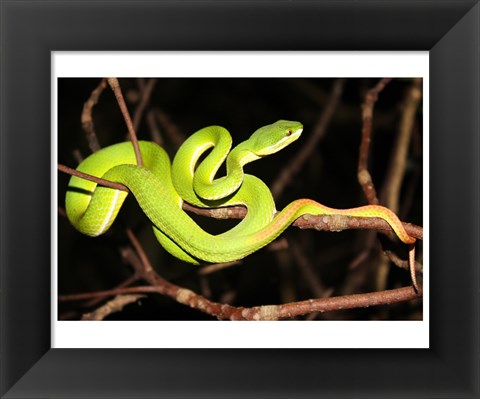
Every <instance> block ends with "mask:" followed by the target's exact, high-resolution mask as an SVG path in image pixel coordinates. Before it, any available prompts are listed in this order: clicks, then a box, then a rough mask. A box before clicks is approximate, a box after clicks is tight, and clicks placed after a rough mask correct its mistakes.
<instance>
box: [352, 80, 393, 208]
mask: <svg viewBox="0 0 480 399" xmlns="http://www.w3.org/2000/svg"><path fill="white" fill-rule="evenodd" d="M391 80H392V79H390V78H384V79H381V80H380V81H379V82H378V83H377V84H376V85H375V86H374V87H373V88H372V89H370V90H369V91H368V92H367V94H366V96H365V102H364V103H363V104H362V121H363V125H362V141H361V144H360V153H359V157H358V172H357V173H358V181H359V183H360V186H361V187H362V189H363V192H364V194H365V197H366V198H367V201H368V203H369V204H371V205H377V204H378V203H379V201H378V198H377V192H376V190H375V186H374V184H373V181H372V176H371V175H370V172H369V171H368V154H369V151H370V142H371V140H372V117H373V108H374V106H375V103H376V102H377V99H378V94H379V93H380V92H381V91H382V90H383V89H384V87H385V86H386V85H387V84H388V83H389V82H390V81H391Z"/></svg>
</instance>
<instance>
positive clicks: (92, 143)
mask: <svg viewBox="0 0 480 399" xmlns="http://www.w3.org/2000/svg"><path fill="white" fill-rule="evenodd" d="M106 87H107V81H106V80H105V79H102V80H101V81H100V84H99V85H98V86H97V87H96V88H95V89H93V91H92V93H91V94H90V97H89V98H88V100H87V101H86V102H85V104H84V105H83V111H82V116H81V121H82V128H83V130H84V131H85V135H86V136H87V142H88V146H89V147H90V150H91V151H92V152H97V151H98V150H99V149H100V143H99V142H98V137H97V135H96V133H95V127H94V123H93V117H92V109H93V107H94V106H95V105H96V104H97V103H98V99H99V98H100V95H101V94H102V92H103V90H105V88H106Z"/></svg>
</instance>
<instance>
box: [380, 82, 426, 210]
mask: <svg viewBox="0 0 480 399" xmlns="http://www.w3.org/2000/svg"><path fill="white" fill-rule="evenodd" d="M421 85H422V79H421V78H417V79H414V82H413V84H412V85H411V87H410V89H409V90H408V91H407V93H406V96H405V105H404V110H403V113H402V119H401V121H400V127H399V131H398V134H397V137H396V140H395V145H394V147H393V152H392V155H391V157H390V163H389V166H388V172H387V177H386V179H385V184H384V186H383V190H382V194H381V198H382V203H383V204H385V205H386V206H387V207H388V208H390V209H391V210H392V211H393V212H395V213H398V210H399V206H398V204H399V202H400V189H401V187H402V182H403V177H404V176H405V169H406V164H407V155H408V149H409V147H410V139H411V137H412V133H413V126H414V123H415V114H416V112H417V109H418V106H419V104H420V100H421V98H422V90H421Z"/></svg>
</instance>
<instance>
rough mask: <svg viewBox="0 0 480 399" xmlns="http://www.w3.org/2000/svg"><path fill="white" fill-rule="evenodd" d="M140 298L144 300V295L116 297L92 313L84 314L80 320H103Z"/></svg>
mask: <svg viewBox="0 0 480 399" xmlns="http://www.w3.org/2000/svg"><path fill="white" fill-rule="evenodd" d="M141 298H145V295H138V294H136V295H117V296H116V297H115V298H113V299H112V300H111V301H108V302H107V303H105V304H104V305H102V306H100V307H99V308H98V309H95V310H94V311H93V312H90V313H85V314H84V315H83V316H82V320H97V321H98V320H104V319H105V317H107V316H109V315H111V314H112V313H117V312H120V311H121V310H122V309H123V308H124V307H125V306H127V305H128V304H130V303H133V302H137V301H138V300H139V299H141Z"/></svg>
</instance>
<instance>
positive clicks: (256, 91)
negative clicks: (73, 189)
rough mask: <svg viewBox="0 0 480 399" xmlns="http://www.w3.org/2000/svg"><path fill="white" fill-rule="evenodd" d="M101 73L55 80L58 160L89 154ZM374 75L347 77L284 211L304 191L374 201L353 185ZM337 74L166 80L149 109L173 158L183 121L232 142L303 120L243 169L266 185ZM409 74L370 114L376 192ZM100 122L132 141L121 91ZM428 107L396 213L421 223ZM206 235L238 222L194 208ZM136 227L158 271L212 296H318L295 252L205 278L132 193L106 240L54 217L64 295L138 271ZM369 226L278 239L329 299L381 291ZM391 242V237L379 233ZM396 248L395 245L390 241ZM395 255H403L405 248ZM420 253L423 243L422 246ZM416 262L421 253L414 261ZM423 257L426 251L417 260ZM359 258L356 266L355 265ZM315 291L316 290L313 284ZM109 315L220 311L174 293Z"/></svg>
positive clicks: (133, 87) (187, 131)
mask: <svg viewBox="0 0 480 399" xmlns="http://www.w3.org/2000/svg"><path fill="white" fill-rule="evenodd" d="M99 82H100V79H80V78H68V79H67V78H62V79H59V81H58V161H59V163H62V164H65V165H67V166H70V167H75V166H76V164H77V160H76V159H75V157H74V156H73V152H74V151H75V150H80V152H81V154H82V155H83V156H87V155H88V154H89V152H90V150H89V148H88V145H87V140H86V138H85V134H84V132H83V130H82V126H81V121H80V116H81V112H82V107H83V104H84V102H85V101H86V100H87V99H88V97H89V96H90V93H91V91H92V90H93V89H94V88H95V87H97V85H98V84H99ZM377 82H378V79H376V78H365V79H360V78H359V79H347V80H346V81H345V85H344V88H343V92H342V95H341V98H340V102H339V104H338V106H337V107H336V109H335V111H334V114H333V117H332V119H331V121H330V123H329V125H328V127H327V130H326V134H325V136H324V137H323V139H322V140H321V141H320V143H319V144H318V146H317V148H315V151H314V153H313V155H312V156H311V157H310V159H309V160H308V161H307V163H306V164H305V165H304V166H303V168H302V170H301V171H300V173H299V174H298V175H297V176H296V177H295V179H294V181H293V182H292V184H290V185H288V186H287V187H286V189H285V190H284V192H283V193H282V195H281V196H280V197H279V198H276V204H277V209H282V208H283V207H284V206H285V205H286V204H288V203H289V202H290V201H292V200H294V199H297V198H302V197H307V198H312V199H314V200H317V201H319V202H321V203H323V204H325V205H328V206H331V207H335V208H349V207H354V206H360V205H364V204H366V200H365V198H364V195H363V192H362V190H361V188H360V185H359V184H358V181H357V162H358V148H359V144H360V139H361V129H362V115H361V106H362V103H363V102H364V96H365V93H366V91H367V90H368V89H370V88H371V87H373V86H374V85H375V84H376V83H377ZM120 84H121V86H122V89H123V91H124V94H125V97H126V99H127V103H128V106H129V109H130V111H131V112H132V114H133V110H134V109H135V107H136V106H137V104H138V103H137V100H138V80H137V79H120ZM334 84H335V80H334V79H264V78H262V79H260V78H258V79H250V78H249V79H247V78H235V79H223V78H222V79H220V78H218V79H211V78H208V79H207V78H188V79H163V78H162V79H158V81H157V84H156V86H155V88H154V91H153V93H152V96H151V99H150V101H149V104H148V107H147V110H146V111H151V112H153V113H154V114H155V115H157V116H158V115H160V116H159V117H158V119H157V123H158V128H159V130H160V133H161V134H162V137H163V139H164V147H165V148H166V150H167V151H168V152H169V154H170V155H171V156H173V155H174V154H175V151H176V149H177V145H176V144H175V143H174V142H173V141H172V140H171V139H169V136H168V134H166V131H167V130H168V129H172V127H173V128H175V129H177V130H178V132H179V133H180V134H181V135H185V136H189V135H191V134H193V133H194V132H195V131H196V130H198V129H200V128H202V127H205V126H208V125H213V124H217V125H221V126H224V127H225V128H227V129H228V130H229V131H230V133H231V134H232V137H233V140H234V145H235V143H239V142H240V141H242V140H244V139H246V138H248V136H249V135H250V134H251V133H252V132H253V131H255V130H256V129H257V128H259V127H261V126H263V125H266V124H269V123H272V122H274V121H276V120H278V119H291V120H299V121H301V122H302V123H303V124H304V132H303V134H302V137H301V138H300V140H298V141H297V142H296V143H294V144H292V145H291V146H289V147H287V148H286V149H284V150H283V151H281V152H280V153H278V154H275V155H274V156H272V157H269V158H266V159H264V160H261V161H259V162H255V163H253V164H250V165H248V166H247V167H246V171H247V173H251V174H255V175H257V176H258V177H260V178H261V179H262V180H264V181H265V182H266V184H267V185H270V184H271V183H272V182H273V181H274V180H275V178H276V177H277V175H278V174H279V172H280V171H281V169H282V167H285V166H286V165H288V161H289V160H290V159H291V158H292V157H294V156H295V154H296V153H297V152H298V151H299V149H300V148H301V146H302V145H303V144H305V142H306V141H307V140H308V136H309V135H310V134H311V133H312V131H313V130H314V126H315V124H316V123H317V122H318V119H319V118H320V116H321V115H322V112H323V110H324V108H325V106H326V104H327V103H328V100H329V97H330V93H331V90H332V87H333V85H334ZM411 84H412V80H411V79H393V80H392V81H391V82H390V83H389V84H388V85H387V86H386V88H385V89H384V90H383V91H382V92H381V94H380V96H379V99H378V102H377V103H376V105H375V109H374V116H373V141H372V146H371V151H370V164H369V168H370V172H371V174H372V177H373V182H374V183H375V185H376V188H377V191H378V192H380V191H381V189H382V183H383V180H384V177H385V173H386V170H387V166H388V162H389V160H390V153H391V151H392V147H393V143H394V139H395V137H396V135H397V133H398V129H399V122H400V118H401V114H402V110H403V106H404V100H405V95H406V92H407V90H408V89H409V88H410V86H411ZM93 118H94V123H95V129H96V133H97V136H98V139H99V141H100V144H101V145H102V146H108V145H109V144H113V143H117V142H119V141H123V140H125V139H126V132H127V130H126V127H125V123H124V121H123V118H122V115H121V113H120V111H119V108H118V105H117V103H116V100H115V97H114V96H113V94H112V92H111V91H110V89H109V88H107V89H106V90H105V91H104V92H103V94H102V95H101V97H100V100H99V103H98V105H97V106H96V107H95V108H94V111H93ZM149 129H150V127H149V125H148V124H147V123H146V121H145V118H143V119H142V123H141V125H140V127H139V129H138V131H137V134H138V136H139V138H140V139H144V140H150V139H151V136H150V132H149ZM422 154H423V149H422V108H421V107H420V109H419V111H418V113H417V120H416V123H415V126H414V132H413V135H412V142H411V145H410V152H409V158H408V164H407V170H406V175H405V180H404V184H403V190H402V199H401V200H400V211H399V216H400V218H401V219H402V220H403V221H408V222H411V223H414V224H418V225H420V226H422V225H423V223H422V187H423V181H422ZM58 181H59V187H58V193H59V198H58V201H59V207H63V206H64V195H65V189H66V187H67V183H68V176H67V175H65V174H63V173H59V180H58ZM194 218H195V219H196V220H197V221H198V222H199V223H200V224H201V225H202V226H204V228H205V229H206V230H208V231H211V232H215V231H222V230H224V229H225V228H228V227H229V226H231V225H232V223H235V222H234V221H218V220H213V219H208V218H202V217H197V216H194ZM125 226H129V227H131V228H132V229H133V230H134V232H135V233H136V234H137V236H138V237H139V239H140V240H141V242H142V245H143V246H144V248H145V250H146V252H147V254H148V256H149V258H150V260H151V262H152V263H153V265H154V267H155V269H156V271H157V272H158V273H159V274H160V275H162V276H163V277H165V278H166V279H167V280H169V281H171V282H173V283H175V284H178V285H181V286H183V287H186V288H190V289H192V290H194V291H195V292H198V293H202V294H203V295H206V296H208V297H209V298H210V299H211V300H214V301H219V302H228V303H231V304H233V305H236V306H245V307H250V306H256V305H266V304H278V303H286V302H292V301H298V300H304V299H309V298H314V297H316V296H315V294H314V292H312V288H311V282H312V275H306V274H305V270H304V269H303V268H302V267H300V266H299V264H298V258H297V257H295V256H293V255H292V250H291V248H286V249H281V250H275V251H272V250H269V248H268V247H267V248H264V249H262V250H260V251H258V252H257V253H255V254H253V255H251V256H249V257H247V258H246V259H244V260H243V261H242V263H241V264H240V265H235V266H232V267H230V268H228V269H225V270H221V271H218V272H216V273H213V274H210V275H208V276H206V277H201V276H199V275H198V273H197V272H198V267H195V266H192V265H189V264H185V263H182V262H180V261H178V260H177V259H175V258H173V257H171V256H170V255H169V254H167V253H166V252H165V251H164V250H163V248H162V247H161V246H160V245H159V244H158V243H157V242H156V240H155V238H154V235H153V233H152V230H151V226H150V223H149V221H148V219H147V218H146V217H145V216H144V214H143V213H142V212H141V210H140V209H139V207H138V206H137V205H136V203H135V202H134V200H132V199H131V198H129V199H128V200H127V201H126V203H125V205H124V207H123V209H122V211H121V212H120V215H119V218H118V219H117V221H116V222H115V223H114V225H113V227H112V229H111V230H110V231H109V232H108V233H107V234H105V235H104V236H102V237H98V238H89V237H86V236H83V235H82V234H80V233H78V232H77V231H76V230H74V228H73V227H71V226H70V224H69V223H68V221H67V220H66V218H64V217H62V216H59V223H58V235H59V245H58V255H59V262H58V267H59V270H58V284H59V286H58V292H59V294H72V293H81V292H92V291H98V290H105V289H110V288H113V287H114V286H115V285H117V284H119V283H121V282H122V281H123V280H125V279H126V278H128V277H129V276H130V275H131V269H130V267H129V266H128V265H126V264H124V262H123V261H122V258H121V256H120V253H119V250H120V248H122V247H125V246H127V245H129V243H128V239H127V238H126V235H125V233H124V227H125ZM366 235H367V232H366V231H361V230H350V231H343V232H339V233H330V232H319V231H315V230H299V229H298V228H295V227H292V228H289V229H288V230H287V231H286V232H285V233H284V234H283V235H282V236H281V237H280V238H282V237H284V238H286V239H287V241H288V244H289V247H290V246H291V245H292V244H293V245H297V246H298V248H300V250H301V251H302V253H303V254H304V255H305V258H306V259H307V260H308V262H309V264H310V267H311V268H310V271H312V272H313V276H314V280H315V281H316V283H317V284H318V285H317V286H318V287H320V290H321V291H322V292H323V293H324V294H325V295H326V294H327V293H328V292H329V293H330V295H345V294H352V293H362V292H371V291H373V290H376V289H377V287H376V284H375V281H376V274H377V273H378V270H377V267H376V265H377V264H378V259H379V258H378V256H379V253H380V252H381V246H380V245H378V243H377V245H375V246H374V247H373V248H374V250H373V251H370V253H369V256H367V257H366V258H365V259H364V260H363V261H361V262H356V260H357V259H358V257H359V256H360V255H361V254H362V251H363V250H364V248H365V247H366V244H365V240H366ZM382 242H384V243H385V240H382ZM387 244H388V243H387ZM398 248H399V249H400V252H399V254H400V255H401V256H402V257H405V256H406V252H405V248H403V247H402V246H399V247H398ZM417 251H418V254H419V256H421V243H419V244H418V245H417ZM417 259H419V258H418V257H417ZM419 260H420V261H422V259H421V258H420V259H419ZM353 263H358V264H357V266H356V267H355V268H354V269H353V270H351V265H352V264H353ZM409 283H410V280H409V274H408V272H407V271H405V270H402V269H399V268H397V267H396V266H394V265H391V266H390V268H389V272H388V278H387V281H386V286H385V288H396V287H400V286H405V285H408V284H409ZM317 293H318V291H317ZM90 310H91V308H84V307H83V306H82V304H81V303H74V302H67V303H61V304H59V318H60V319H78V318H79V317H80V316H81V314H82V313H83V312H86V311H90ZM316 318H317V319H354V320H357V319H362V320H363V319H364V320H375V319H421V318H422V303H421V301H414V302H409V303H403V304H397V305H390V306H381V307H375V308H370V309H355V310H351V311H338V312H331V313H327V314H323V315H316ZM108 319H121V320H123V319H132V320H139V319H144V320H203V319H212V318H211V317H210V316H208V315H204V314H202V313H200V312H198V311H196V310H192V309H190V308H188V307H186V306H183V305H180V304H178V303H176V302H174V301H172V300H171V299H169V298H164V297H161V296H159V295H153V294H152V295H149V296H148V297H147V298H145V299H142V300H141V301H140V302H139V303H135V304H132V305H129V306H127V307H126V308H125V309H124V311H123V312H121V313H116V314H113V315H111V316H109V317H108Z"/></svg>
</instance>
